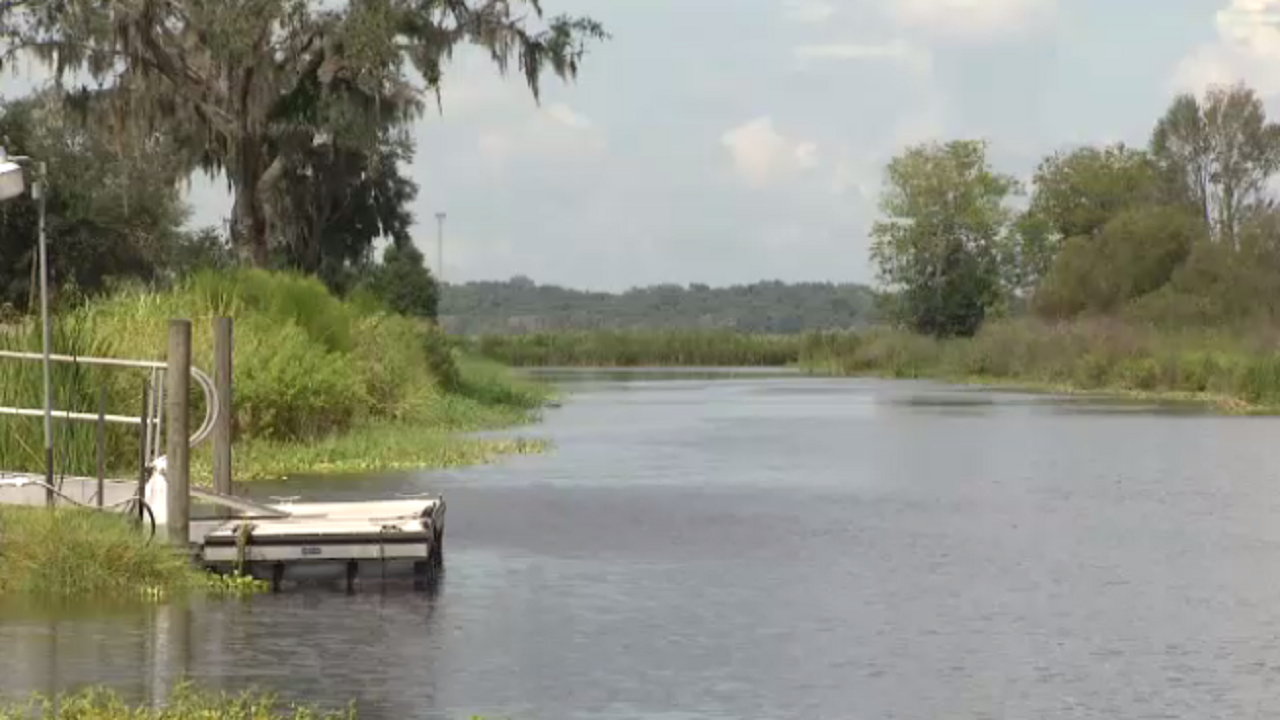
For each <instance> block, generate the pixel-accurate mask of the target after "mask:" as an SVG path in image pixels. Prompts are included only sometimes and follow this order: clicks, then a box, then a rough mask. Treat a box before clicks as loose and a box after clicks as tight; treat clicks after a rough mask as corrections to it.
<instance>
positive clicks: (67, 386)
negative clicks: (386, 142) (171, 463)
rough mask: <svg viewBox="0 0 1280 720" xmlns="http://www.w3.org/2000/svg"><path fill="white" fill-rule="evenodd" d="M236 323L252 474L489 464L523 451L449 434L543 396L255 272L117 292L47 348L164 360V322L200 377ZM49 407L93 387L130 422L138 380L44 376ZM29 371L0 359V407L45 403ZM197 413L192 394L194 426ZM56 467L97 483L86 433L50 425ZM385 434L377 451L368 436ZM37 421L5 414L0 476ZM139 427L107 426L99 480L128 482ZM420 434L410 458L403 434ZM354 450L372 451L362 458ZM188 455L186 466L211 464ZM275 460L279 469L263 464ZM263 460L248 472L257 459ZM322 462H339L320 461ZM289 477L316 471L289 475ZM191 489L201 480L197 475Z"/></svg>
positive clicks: (509, 414) (452, 350) (36, 373)
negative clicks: (219, 331)
mask: <svg viewBox="0 0 1280 720" xmlns="http://www.w3.org/2000/svg"><path fill="white" fill-rule="evenodd" d="M219 315H227V316H230V317H232V318H233V319H234V320H235V339H234V348H235V351H234V352H235V358H234V394H235V416H234V418H233V425H234V433H235V441H236V444H237V458H239V457H241V456H243V457H244V458H246V459H247V462H248V465H247V468H246V469H247V470H248V473H249V474H250V475H264V476H265V475H270V474H274V473H275V472H277V471H278V470H280V469H281V468H282V467H283V466H284V462H285V461H288V462H298V463H305V462H307V461H308V460H309V459H311V458H315V459H316V461H317V462H321V463H322V464H323V465H324V466H326V467H327V466H328V465H330V464H336V465H339V466H342V467H351V466H356V465H359V466H361V467H362V468H365V469H377V468H379V467H382V468H392V467H404V466H406V465H408V464H414V463H425V466H427V467H430V466H439V465H441V464H454V463H457V462H462V461H463V459H464V458H475V459H477V460H479V459H481V458H488V457H491V456H492V454H493V453H494V452H497V451H500V450H501V449H504V448H508V447H511V448H516V447H524V446H522V445H519V444H507V445H503V444H489V445H486V446H484V447H483V448H480V447H479V446H478V445H477V444H476V443H474V442H472V441H470V440H464V439H459V440H458V444H457V446H456V447H453V448H449V447H448V446H449V444H450V442H452V441H451V440H449V439H448V438H446V437H445V435H446V434H447V433H450V432H463V431H470V430H479V429H488V428H496V427H506V426H510V425H513V424H517V423H521V422H526V421H529V420H531V419H534V417H535V416H536V410H537V408H539V407H541V405H542V404H543V403H545V401H546V398H547V397H548V396H549V395H548V392H547V391H546V389H545V388H542V387H539V386H537V385H536V384H533V383H530V382H527V381H521V380H514V379H512V378H511V377H510V375H509V374H507V373H506V371H505V369H503V368H501V367H498V366H495V365H494V364H493V363H490V362H485V361H480V360H478V359H477V360H474V361H469V360H468V359H467V358H466V357H465V356H464V354H463V353H460V352H459V351H458V349H457V348H456V347H455V345H454V343H453V342H452V341H451V340H450V339H449V338H448V337H446V336H445V335H444V334H443V333H442V332H441V331H440V330H438V329H437V328H435V327H434V326H432V325H430V324H424V323H422V322H420V321H417V320H413V319H410V318H405V317H402V316H398V315H394V314H390V313H387V312H384V311H381V310H379V309H378V308H377V307H376V306H371V305H369V304H368V303H359V302H351V303H348V302H344V301H343V300H341V299H339V298H337V297H335V296H333V295H331V294H330V293H329V292H328V290H326V289H325V287H324V286H323V285H322V284H321V283H320V282H319V281H318V280H315V279H314V278H307V277H303V276H299V275H295V274H291V273H280V272H267V271H263V270H248V269H246V270H236V271H230V272H203V273H199V274H196V275H193V276H191V277H189V278H187V279H186V280H185V281H183V282H182V283H179V284H178V285H177V286H176V287H174V288H172V289H170V290H166V291H163V292H157V291H153V290H150V289H147V288H144V287H142V286H139V285H126V286H123V287H120V288H118V289H117V290H116V291H115V292H114V293H113V294H112V295H110V296H108V297H106V298H103V299H99V300H96V301H93V302H90V303H88V304H87V305H85V306H83V307H80V308H78V309H76V310H74V311H72V312H70V313H67V314H65V315H64V316H61V317H58V318H57V319H56V321H55V323H54V327H55V330H56V336H55V338H54V349H55V352H60V353H67V354H81V355H84V354H93V355H99V356H106V357H122V358H134V359H148V360H163V358H164V355H165V346H166V338H167V325H168V321H169V320H170V318H189V319H191V320H192V336H193V362H194V363H195V364H196V365H197V366H198V367H201V368H203V369H205V370H206V371H207V370H209V369H210V368H211V365H212V363H211V358H212V345H213V338H212V320H213V318H215V317H216V316H219ZM7 327H10V328H14V327H16V328H18V329H17V330H16V331H12V330H11V331H9V332H6V333H0V347H6V346H20V347H22V348H23V349H26V350H29V351H35V350H38V349H39V346H40V345H39V334H38V332H37V328H36V327H35V325H34V324H33V323H27V324H25V325H18V326H13V325H10V326H7ZM54 367H55V370H56V373H57V374H56V375H55V382H54V384H55V391H56V398H55V406H57V407H59V408H64V407H68V406H69V407H70V408H72V409H76V410H80V411H84V412H96V410H97V404H98V393H99V389H100V388H101V387H104V386H105V387H106V388H107V392H108V409H107V411H108V412H111V413H117V414H127V415H133V414H137V413H138V412H139V410H140V405H141V393H142V383H143V379H144V374H143V373H141V372H137V371H130V370H103V369H97V368H84V367H72V366H66V365H63V366H58V365H55V366H54ZM40 388H41V382H40V363H39V362H26V363H17V362H14V361H11V360H0V401H4V404H17V405H22V406H28V407H37V408H38V407H40V405H41V401H40V397H41V394H40V393H41V390H40ZM203 413H204V402H203V397H202V396H201V395H200V393H199V392H198V390H196V389H195V388H193V389H192V414H193V418H192V423H193V425H194V424H196V423H198V422H199V418H200V417H201V416H202V415H203ZM55 426H56V428H57V432H58V435H57V437H56V439H55V453H56V455H57V458H58V470H59V471H60V472H65V473H66V474H76V475H93V474H94V472H95V469H96V468H95V457H96V454H95V443H94V433H95V430H94V427H93V424H92V423H72V422H64V421H57V420H56V419H55ZM383 432H386V433H388V437H387V438H386V439H384V440H382V441H380V442H379V441H377V440H376V439H375V437H374V436H375V435H376V434H378V433H383ZM41 433H42V429H41V422H40V419H39V418H6V417H0V469H10V470H24V469H27V470H29V469H38V468H40V467H42V465H43V459H42V457H43V456H42V448H43V440H42V434H41ZM138 437H139V433H138V430H137V428H136V427H128V426H109V428H108V442H107V451H108V453H107V454H108V466H109V467H108V469H109V471H110V472H111V473H112V474H113V475H115V476H123V477H132V476H133V475H134V474H135V473H136V472H137V468H136V465H137V454H138ZM415 437H418V438H422V444H421V446H420V447H417V446H415V444H414V440H413V438H415ZM361 452H369V453H372V454H370V455H368V456H366V457H364V458H362V459H361V458H357V457H356V455H357V454H358V453H361ZM208 454H209V449H208V447H207V445H206V446H204V447H202V448H199V449H197V451H196V452H195V453H194V455H193V462H194V463H195V464H196V467H197V468H199V467H200V466H201V463H202V462H207V458H208ZM270 455H274V456H276V457H277V458H281V459H268V457H269V456H270ZM259 458H261V459H262V461H261V462H258V460H257V459H259ZM329 458H335V459H332V460H330V459H329ZM290 469H291V470H293V471H297V472H310V471H315V470H317V468H314V467H308V466H306V465H298V466H295V467H292V468H290ZM194 479H195V480H197V481H199V480H200V477H199V476H196V477H195V478H194Z"/></svg>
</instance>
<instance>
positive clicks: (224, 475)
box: [213, 317, 233, 517]
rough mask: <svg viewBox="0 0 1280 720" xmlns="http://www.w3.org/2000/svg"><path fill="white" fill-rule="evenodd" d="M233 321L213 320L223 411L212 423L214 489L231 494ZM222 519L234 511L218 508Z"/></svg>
mask: <svg viewBox="0 0 1280 720" xmlns="http://www.w3.org/2000/svg"><path fill="white" fill-rule="evenodd" d="M231 348H232V345H231V318H229V317H219V318H214V321H213V387H214V392H216V393H217V394H218V407H219V408H220V410H221V412H219V413H218V418H217V420H216V421H215V422H214V424H213V489H214V491H215V492H220V493H223V494H224V495H231V494H233V493H232V485H231V478H232V473H231V419H232V417H233V415H232V409H231ZM218 510H219V512H220V513H221V514H222V516H223V517H229V516H230V515H231V508H228V507H223V506H221V505H219V506H218Z"/></svg>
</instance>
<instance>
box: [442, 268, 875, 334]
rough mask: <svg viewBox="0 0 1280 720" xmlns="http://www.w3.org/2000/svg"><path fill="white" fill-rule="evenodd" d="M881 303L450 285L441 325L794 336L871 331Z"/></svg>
mask: <svg viewBox="0 0 1280 720" xmlns="http://www.w3.org/2000/svg"><path fill="white" fill-rule="evenodd" d="M875 305H876V298H875V295H874V294H873V293H872V291H871V290H870V289H869V288H868V287H866V286H864V285H857V284H832V283H815V282H810V283H783V282H777V281H773V282H758V283H752V284H749V285H734V286H731V287H720V288H713V287H708V286H707V285H696V284H695V285H689V286H687V287H685V286H681V285H655V286H651V287H643V288H634V289H631V290H627V291H625V292H621V293H607V292H590V291H585V290H574V289H569V288H564V287H559V286H556V285H539V284H537V283H535V282H534V281H532V280H530V279H529V278H527V277H522V276H518V277H515V278H512V279H511V280H508V281H505V282H472V283H466V284H463V285H448V286H446V287H445V289H444V292H443V294H442V298H441V303H440V319H441V322H442V323H443V324H444V326H445V328H446V329H447V330H449V331H450V332H455V333H460V334H467V335H499V334H522V333H535V332H549V331H562V330H658V329H662V330H675V329H700V328H701V329H731V330H737V331H740V332H748V333H770V334H792V333H799V332H803V331H806V330H817V329H823V330H834V329H853V328H858V327H862V326H865V325H867V324H868V323H870V322H872V321H873V320H874V315H875Z"/></svg>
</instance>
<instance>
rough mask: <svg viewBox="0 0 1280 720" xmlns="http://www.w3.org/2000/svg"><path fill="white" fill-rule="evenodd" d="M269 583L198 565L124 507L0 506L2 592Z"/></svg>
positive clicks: (206, 588)
mask: <svg viewBox="0 0 1280 720" xmlns="http://www.w3.org/2000/svg"><path fill="white" fill-rule="evenodd" d="M267 589H269V588H268V584H267V583H264V582H260V581H257V580H254V579H253V578H249V577H245V576H240V575H229V576H218V575H214V574H212V573H208V572H204V571H202V570H197V569H196V568H195V567H194V565H193V564H192V563H191V561H190V560H189V559H188V557H187V556H186V554H185V553H183V552H182V551H181V550H178V549H175V548H174V547H173V546H171V545H169V544H167V543H164V542H161V541H159V540H158V539H157V540H153V541H150V542H148V540H147V537H146V536H145V535H144V534H143V532H142V531H141V529H140V528H139V527H138V526H136V525H135V524H133V523H131V522H130V521H129V519H127V518H126V517H125V516H124V515H121V514H117V513H111V512H99V511H95V510H86V509H79V508H58V509H54V510H50V509H47V508H43V507H20V506H7V505H0V598H39V599H40V600H41V601H42V602H54V603H56V602H62V601H71V602H79V601H83V600H85V599H92V600H93V601H94V602H95V603H110V602H122V603H131V602H136V601H138V600H148V601H156V600H169V599H174V598H177V597H187V596H191V595H197V594H198V595H212V596H219V597H234V596H245V595H252V594H256V593H259V592H264V591H266V590H267Z"/></svg>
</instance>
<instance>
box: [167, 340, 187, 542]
mask: <svg viewBox="0 0 1280 720" xmlns="http://www.w3.org/2000/svg"><path fill="white" fill-rule="evenodd" d="M165 382H166V383H167V384H168V388H167V390H168V392H167V394H168V397H167V398H166V401H167V402H166V404H167V405H168V406H169V407H168V408H166V411H167V414H168V415H169V417H168V418H167V419H168V425H167V427H166V428H165V430H166V432H165V439H166V450H167V453H166V455H167V457H166V462H167V463H168V467H167V468H166V470H167V472H166V476H167V477H166V479H167V480H168V483H169V493H168V498H167V499H166V502H167V503H168V508H167V509H168V515H169V518H168V526H169V542H171V543H173V544H174V545H177V546H178V547H182V548H186V547H187V546H188V545H189V544H190V542H191V529H190V528H191V479H190V476H189V472H190V469H191V447H190V445H189V444H188V443H189V441H190V437H189V435H190V433H189V432H188V430H187V425H188V423H189V418H188V412H187V411H188V406H189V405H190V403H191V321H190V320H170V321H169V359H168V367H167V368H166V370H165Z"/></svg>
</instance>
